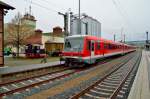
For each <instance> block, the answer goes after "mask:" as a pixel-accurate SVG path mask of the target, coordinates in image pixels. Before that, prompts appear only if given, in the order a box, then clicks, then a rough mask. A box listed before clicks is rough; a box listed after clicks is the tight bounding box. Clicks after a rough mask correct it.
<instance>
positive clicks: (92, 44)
mask: <svg viewBox="0 0 150 99" xmlns="http://www.w3.org/2000/svg"><path fill="white" fill-rule="evenodd" d="M92 51H94V42H92Z"/></svg>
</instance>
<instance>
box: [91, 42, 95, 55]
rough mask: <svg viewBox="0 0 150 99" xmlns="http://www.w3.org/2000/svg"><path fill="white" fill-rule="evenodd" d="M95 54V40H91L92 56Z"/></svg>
mask: <svg viewBox="0 0 150 99" xmlns="http://www.w3.org/2000/svg"><path fill="white" fill-rule="evenodd" d="M94 55H95V54H94V41H91V57H93V56H94Z"/></svg>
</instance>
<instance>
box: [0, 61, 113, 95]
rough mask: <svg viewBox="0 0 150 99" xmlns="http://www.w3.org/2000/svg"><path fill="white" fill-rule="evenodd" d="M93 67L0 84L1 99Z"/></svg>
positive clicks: (61, 71)
mask: <svg viewBox="0 0 150 99" xmlns="http://www.w3.org/2000/svg"><path fill="white" fill-rule="evenodd" d="M108 61H111V60H110V59H108V60H105V61H103V62H101V63H100V64H104V63H106V62H108ZM98 65H99V64H98ZM89 68H92V67H88V68H85V69H83V68H82V69H70V68H66V69H64V70H60V71H56V72H53V73H47V74H42V75H38V76H34V77H29V78H25V79H19V80H15V81H10V82H6V83H1V84H0V97H2V98H5V97H6V96H9V95H13V94H17V93H18V92H21V91H28V90H29V89H30V88H39V87H40V86H42V85H44V86H45V85H46V84H47V83H52V82H53V81H55V80H58V79H61V78H65V77H68V76H69V75H72V74H74V73H77V72H80V71H83V70H87V69H89Z"/></svg>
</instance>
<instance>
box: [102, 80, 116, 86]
mask: <svg viewBox="0 0 150 99" xmlns="http://www.w3.org/2000/svg"><path fill="white" fill-rule="evenodd" d="M102 84H104V85H110V86H117V85H118V84H119V82H114V83H111V82H109V81H107V82H106V81H103V82H102Z"/></svg>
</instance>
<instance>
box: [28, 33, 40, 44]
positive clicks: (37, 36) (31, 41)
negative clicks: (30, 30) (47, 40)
mask: <svg viewBox="0 0 150 99" xmlns="http://www.w3.org/2000/svg"><path fill="white" fill-rule="evenodd" d="M26 44H40V45H42V34H34V35H31V36H30V37H28V38H27V39H26Z"/></svg>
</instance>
